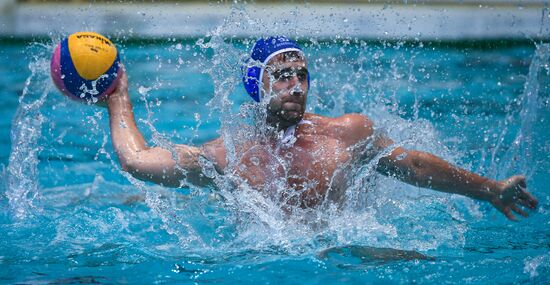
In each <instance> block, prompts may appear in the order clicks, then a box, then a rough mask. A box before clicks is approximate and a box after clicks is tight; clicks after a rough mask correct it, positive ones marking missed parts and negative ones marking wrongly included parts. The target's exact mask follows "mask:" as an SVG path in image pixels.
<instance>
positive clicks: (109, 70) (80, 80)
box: [50, 32, 120, 103]
mask: <svg viewBox="0 0 550 285" xmlns="http://www.w3.org/2000/svg"><path fill="white" fill-rule="evenodd" d="M119 62H120V60H119V56H118V52H117V49H116V47H115V45H114V44H113V43H112V42H111V41H110V40H109V39H107V38H106V37H104V36H102V35H100V34H98V33H93V32H78V33H74V34H72V35H70V36H69V37H67V38H65V39H63V41H61V43H59V44H58V45H57V47H56V48H55V50H54V53H53V56H52V62H51V66H50V72H51V76H52V79H53V82H54V83H55V85H56V86H57V88H58V89H59V90H60V91H61V92H63V94H65V95H66V96H68V97H69V98H71V99H74V100H78V101H82V102H86V103H96V102H98V101H101V100H103V99H105V98H106V96H107V95H109V94H110V93H111V92H112V91H113V90H114V89H115V87H116V84H117V82H118V78H119V75H120V72H119V71H120V68H119Z"/></svg>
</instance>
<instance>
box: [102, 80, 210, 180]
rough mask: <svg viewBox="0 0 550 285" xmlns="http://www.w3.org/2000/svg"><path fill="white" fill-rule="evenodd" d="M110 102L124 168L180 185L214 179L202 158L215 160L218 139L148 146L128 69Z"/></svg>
mask: <svg viewBox="0 0 550 285" xmlns="http://www.w3.org/2000/svg"><path fill="white" fill-rule="evenodd" d="M107 104H108V108H109V119H110V125H111V138H112V141H113V145H114V148H115V151H116V153H117V155H118V158H119V161H120V164H121V166H122V169H123V170H125V171H127V172H128V173H130V174H131V175H132V176H134V177H136V178H138V179H141V180H147V181H151V182H154V183H157V184H160V185H163V186H169V187H181V186H184V185H185V184H186V182H189V183H192V184H195V185H205V184H208V183H210V182H211V181H210V179H209V178H207V177H206V176H205V175H203V173H202V166H201V163H200V159H201V157H203V158H205V159H207V160H211V161H213V160H215V157H216V152H219V151H218V149H219V148H216V147H214V146H213V145H217V144H216V143H214V144H206V145H205V146H203V147H193V146H188V145H174V149H173V150H172V151H169V150H167V149H164V148H161V147H152V148H151V147H147V145H146V143H145V139H144V138H143V135H142V134H141V132H140V131H139V129H138V128H137V126H136V122H135V119H134V113H133V110H132V102H131V101H130V97H129V96H128V78H127V76H126V72H124V73H123V74H122V77H121V78H120V82H119V84H118V86H117V88H116V89H115V91H114V92H113V93H112V94H111V95H109V97H108V101H107Z"/></svg>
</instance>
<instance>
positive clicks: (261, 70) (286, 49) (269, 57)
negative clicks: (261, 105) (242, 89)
mask: <svg viewBox="0 0 550 285" xmlns="http://www.w3.org/2000/svg"><path fill="white" fill-rule="evenodd" d="M289 51H297V52H299V53H301V54H302V55H303V54H304V52H303V51H302V50H300V49H297V48H284V49H281V50H278V51H276V52H274V53H272V54H270V55H269V56H268V57H267V58H266V59H265V60H264V62H262V68H261V69H260V78H258V83H259V84H260V86H259V87H260V88H258V89H259V90H258V93H259V94H258V95H259V97H260V101H262V99H263V98H264V95H263V93H264V92H263V88H262V85H263V78H264V70H265V66H266V65H267V63H268V62H269V61H270V60H271V59H272V58H273V57H275V56H276V55H279V54H281V53H284V52H289Z"/></svg>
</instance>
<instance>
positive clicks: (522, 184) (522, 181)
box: [517, 175, 527, 189]
mask: <svg viewBox="0 0 550 285" xmlns="http://www.w3.org/2000/svg"><path fill="white" fill-rule="evenodd" d="M517 181H518V185H519V186H520V187H522V188H524V189H525V188H527V183H525V176H524V175H519V176H518V180H517Z"/></svg>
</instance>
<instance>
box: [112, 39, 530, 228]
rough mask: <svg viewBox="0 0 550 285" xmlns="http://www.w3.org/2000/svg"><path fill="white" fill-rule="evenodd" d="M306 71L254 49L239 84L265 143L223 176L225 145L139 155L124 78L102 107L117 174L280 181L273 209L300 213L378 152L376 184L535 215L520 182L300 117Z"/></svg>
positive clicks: (361, 130)
mask: <svg viewBox="0 0 550 285" xmlns="http://www.w3.org/2000/svg"><path fill="white" fill-rule="evenodd" d="M307 66H308V65H307V61H306V59H305V56H304V53H303V52H302V50H301V48H300V47H299V46H298V45H297V44H296V43H295V42H293V41H292V40H290V39H287V38H285V37H269V38H265V39H260V40H258V41H257V42H256V44H255V45H254V47H253V50H252V54H251V58H250V61H249V62H248V63H247V65H246V66H245V67H244V78H243V82H244V85H245V88H246V91H247V92H248V94H249V95H250V96H251V97H252V98H253V100H255V101H258V102H261V103H265V105H266V106H267V120H266V121H267V124H268V126H270V127H272V128H273V131H272V132H267V134H266V137H265V139H262V140H258V141H247V142H243V143H241V144H240V146H239V147H238V148H237V149H236V152H237V153H236V154H237V157H240V166H239V167H235V168H234V169H230V168H229V167H228V162H227V159H226V148H225V145H224V141H223V138H218V139H215V140H213V141H211V142H208V143H206V144H204V145H201V146H190V145H175V146H174V149H173V150H171V151H169V150H167V149H163V148H161V147H147V145H146V143H145V139H144V138H143V135H142V134H141V133H140V131H139V130H138V129H137V127H136V124H135V121H134V115H133V111H132V104H131V101H130V97H129V96H128V83H127V77H126V74H123V75H122V77H121V80H120V83H119V84H118V86H117V88H116V89H115V91H114V92H113V93H112V94H111V95H110V96H109V98H108V108H109V115H110V125H111V134H112V140H113V144H114V147H115V150H116V152H117V154H118V157H119V160H120V163H121V165H122V167H123V169H124V170H125V171H127V172H129V173H130V174H132V175H133V176H135V177H137V178H139V179H142V180H147V181H152V182H155V183H158V184H161V185H165V186H171V187H181V186H184V185H187V184H188V183H192V184H196V185H206V184H211V183H212V182H213V181H212V178H209V177H208V175H206V173H204V171H203V167H204V164H205V160H206V161H209V162H211V163H212V164H213V165H214V167H215V169H216V171H217V172H218V173H220V174H223V173H225V172H227V171H231V172H232V173H234V174H236V175H238V176H240V177H241V178H242V179H243V180H245V181H246V182H247V183H248V184H249V185H250V186H251V187H253V188H255V189H257V190H258V191H262V192H269V191H270V189H271V188H272V187H274V186H273V185H274V183H273V182H274V181H275V180H277V181H280V180H281V179H283V180H284V181H285V182H286V187H285V189H283V190H284V191H283V192H284V193H282V196H281V197H277V199H282V200H281V201H284V203H285V204H286V205H291V206H299V207H302V208H307V207H315V206H317V205H319V204H320V203H321V202H323V201H334V202H335V203H338V202H339V200H340V198H341V197H342V196H343V193H344V191H345V190H346V189H347V186H348V185H349V184H350V183H352V181H353V180H352V179H353V177H352V176H350V174H349V173H350V171H346V167H349V166H350V165H357V164H361V163H363V164H364V163H368V162H369V161H371V160H372V159H374V157H376V155H377V154H380V153H381V152H382V151H384V153H389V154H388V155H386V156H382V158H380V159H379V160H378V161H377V166H376V169H377V171H378V172H380V173H382V174H384V175H388V176H391V177H395V178H396V179H399V180H401V181H403V182H406V183H409V184H412V185H416V186H419V187H425V188H430V189H434V190H438V191H443V192H448V193H455V194H461V195H464V196H468V197H471V198H474V199H478V200H483V201H487V202H489V203H491V204H492V205H493V206H494V207H495V208H497V209H498V210H499V211H501V212H502V213H503V214H504V215H505V216H506V217H507V218H509V219H511V220H515V219H516V218H515V216H514V214H513V212H515V213H517V214H519V215H522V216H527V212H526V210H525V209H526V208H527V209H534V208H536V206H537V200H536V199H535V198H534V197H533V196H532V195H531V194H529V193H528V192H527V191H526V183H525V178H524V177H523V176H519V175H518V176H512V177H510V178H508V179H506V180H504V181H494V180H491V179H488V178H484V177H481V176H479V175H477V174H474V173H471V172H469V171H466V170H464V169H460V168H458V167H456V166H453V165H451V164H449V163H447V162H446V161H444V160H442V159H441V158H439V157H436V156H434V155H432V154H429V153H426V152H421V151H415V150H407V149H404V148H402V147H397V148H395V149H391V148H390V147H391V146H392V145H393V142H392V141H391V140H390V139H388V138H385V137H381V136H375V135H374V132H373V123H372V122H371V121H370V120H369V118H367V117H366V116H364V115H361V114H346V115H343V116H341V117H338V118H328V117H323V116H320V115H316V114H310V113H305V105H306V101H307V96H308V89H309V73H308V70H307ZM266 100H267V101H266ZM279 131H280V132H281V133H283V135H282V136H279V135H278V134H279ZM352 146H359V147H352ZM172 153H175V155H173V154H172ZM274 156H276V157H277V159H273V158H274ZM281 160H283V162H281ZM281 163H283V164H284V166H285V167H283V165H282V164H281ZM268 194H269V193H268Z"/></svg>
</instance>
